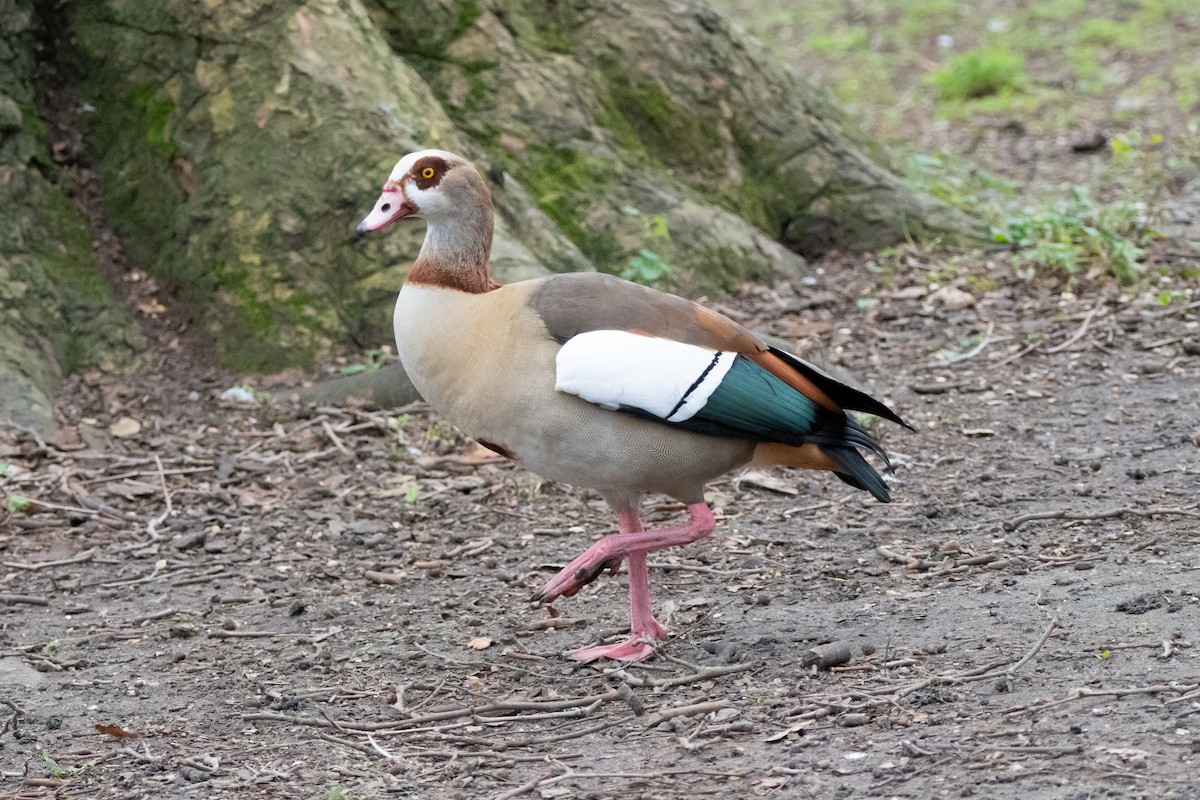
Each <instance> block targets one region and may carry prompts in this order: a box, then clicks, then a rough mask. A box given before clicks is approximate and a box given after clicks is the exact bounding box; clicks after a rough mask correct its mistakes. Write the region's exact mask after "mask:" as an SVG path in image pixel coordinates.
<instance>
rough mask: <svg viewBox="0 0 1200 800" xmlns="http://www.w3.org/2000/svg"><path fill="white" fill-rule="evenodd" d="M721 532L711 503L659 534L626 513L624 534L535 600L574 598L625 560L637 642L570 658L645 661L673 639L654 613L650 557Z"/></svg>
mask: <svg viewBox="0 0 1200 800" xmlns="http://www.w3.org/2000/svg"><path fill="white" fill-rule="evenodd" d="M715 526H716V520H714V519H713V515H712V512H711V511H710V510H709V508H708V505H707V504H705V503H693V504H692V505H689V506H688V521H687V522H686V523H684V524H683V525H675V526H672V527H670V528H663V529H662V530H657V531H646V530H643V528H642V521H641V519H640V518H639V517H638V515H637V511H636V510H633V509H626V510H623V511H621V513H620V518H619V528H620V531H621V532H620V533H617V534H614V535H612V536H605V537H604V538H603V539H601V540H600V541H598V542H596V543H595V544H593V545H592V546H591V547H589V548H588V549H587V550H586V551H585V552H584V554H583V555H581V556H580V557H579V558H577V559H575V560H574V561H572V562H571V563H570V564H569V565H568V566H567V567H566V568H565V569H564V570H562V571H561V572H560V573H558V575H556V576H554V578H553V579H551V580H550V582H549V583H547V584H546V585H545V586H544V587H542V589H541V590H540V591H539V592H538V593H537V594H536V595H534V599H535V600H542V601H550V600H553V599H554V598H556V597H560V596H564V595H565V596H567V597H569V596H571V595H573V594H575V592H577V591H579V589H580V588H582V587H583V586H585V585H586V584H588V583H589V582H591V581H592V580H594V579H595V578H596V577H597V576H598V575H599V574H600V573H601V572H603V571H604V570H605V569H606V568H607V569H611V570H613V571H615V570H616V568H617V567H619V566H620V563H621V559H622V558H624V559H625V560H626V561H627V563H628V564H629V621H630V629H631V632H632V636H631V637H630V639H629V640H628V641H626V642H621V643H620V644H614V645H602V646H599V647H589V648H585V649H583V650H575V651H573V652H571V653H570V654H569V655H570V657H571V658H572V659H573V660H575V661H582V662H587V661H595V660H596V659H598V658H613V659H617V660H619V661H640V660H642V659H643V658H646V657H648V656H649V655H650V654H652V653H653V652H654V648H653V647H652V646H651V644H650V643H651V642H654V641H656V640H660V639H665V638H667V632H666V630H665V629H663V627H662V626H661V625H659V624H658V621H657V620H655V619H654V612H653V610H652V609H651V607H650V576H649V573H648V572H647V570H646V553H648V552H652V551H654V550H662V549H663V548H666V547H673V546H675V545H680V544H687V543H689V542H694V541H696V540H697V539H701V538H703V537H705V536H707V535H708V534H710V533H712V531H713V528H714V527H715Z"/></svg>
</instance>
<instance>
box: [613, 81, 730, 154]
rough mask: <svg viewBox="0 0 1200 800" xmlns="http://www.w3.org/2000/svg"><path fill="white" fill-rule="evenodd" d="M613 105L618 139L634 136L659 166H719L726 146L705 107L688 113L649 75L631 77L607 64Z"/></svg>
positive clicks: (614, 129)
mask: <svg viewBox="0 0 1200 800" xmlns="http://www.w3.org/2000/svg"><path fill="white" fill-rule="evenodd" d="M602 74H603V78H604V81H605V88H606V89H607V92H606V94H607V97H604V98H603V100H604V101H607V103H608V104H609V113H607V114H605V115H604V120H605V122H607V123H608V126H609V128H610V130H612V131H613V132H614V133H616V134H617V135H618V136H619V137H622V138H627V137H628V135H629V134H632V136H633V137H634V138H635V139H636V141H637V143H638V144H639V145H640V147H638V148H637V149H638V150H645V151H647V152H648V153H650V154H652V155H653V156H654V157H655V158H656V159H657V160H658V161H660V162H662V163H663V164H667V165H682V166H687V168H688V169H689V170H691V171H693V172H703V171H705V170H706V169H709V168H712V167H714V166H716V160H717V154H718V153H719V152H720V151H721V149H722V146H723V145H724V141H723V140H722V138H721V136H720V134H719V133H718V132H717V129H716V124H715V123H714V121H713V118H712V116H713V115H712V114H708V113H706V110H705V109H703V108H691V109H684V108H682V107H681V106H680V105H679V104H677V103H676V102H675V101H674V100H672V98H671V97H670V95H668V94H667V92H666V91H665V90H664V89H663V88H662V86H660V85H659V83H658V82H657V81H655V80H654V79H653V78H650V77H648V76H646V75H636V76H630V75H628V74H627V73H626V72H625V71H624V68H623V67H614V66H612V65H608V66H606V67H604V68H603V70H602Z"/></svg>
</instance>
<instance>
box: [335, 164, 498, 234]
mask: <svg viewBox="0 0 1200 800" xmlns="http://www.w3.org/2000/svg"><path fill="white" fill-rule="evenodd" d="M480 206H486V210H487V212H488V213H489V214H490V213H491V197H490V193H489V192H488V189H487V184H485V183H484V182H483V178H482V177H481V176H480V175H479V172H478V171H477V170H476V169H475V167H474V166H473V165H472V164H471V162H469V161H467V160H466V159H464V158H462V157H460V156H456V155H455V154H454V153H448V152H446V151H445V150H420V151H418V152H416V153H409V154H408V155H406V156H405V157H404V158H402V159H400V161H399V162H397V163H396V167H395V169H393V170H392V174H391V175H389V176H388V180H387V183H385V184H384V185H383V192H382V193H381V194H380V195H379V199H378V200H377V201H375V207H374V208H372V209H371V213H369V214H367V216H366V217H365V218H364V219H363V221H362V222H360V223H358V232H359V233H368V232H370V231H377V230H381V229H383V228H386V227H387V226H388V225H391V224H392V223H393V222H396V221H397V220H401V219H408V218H410V217H423V218H424V219H426V220H429V221H430V222H431V223H432V222H435V221H442V220H450V219H453V218H455V217H461V216H466V215H469V214H470V213H471V212H472V211H475V210H476V209H478V208H479V207H480Z"/></svg>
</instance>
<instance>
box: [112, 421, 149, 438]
mask: <svg viewBox="0 0 1200 800" xmlns="http://www.w3.org/2000/svg"><path fill="white" fill-rule="evenodd" d="M141 430H142V423H140V422H138V421H137V420H136V419H134V418H133V417H121V418H120V419H119V420H117V421H116V422H114V423H113V424H112V425H109V426H108V432H109V433H111V434H112V435H113V436H116V437H117V438H118V439H127V438H129V437H130V436H137V435H138V434H139V433H141Z"/></svg>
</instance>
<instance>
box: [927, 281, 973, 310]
mask: <svg viewBox="0 0 1200 800" xmlns="http://www.w3.org/2000/svg"><path fill="white" fill-rule="evenodd" d="M929 302H931V303H933V304H934V305H939V306H942V307H944V308H951V309H954V310H956V311H961V310H962V309H964V308H970V307H971V306H973V305H975V295H973V294H971V293H970V292H964V291H963V290H962V289H959V288H958V287H957V286H943V287H942V288H940V289H938V290H937V291H936V292H934V293H933V294H931V295H929Z"/></svg>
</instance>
